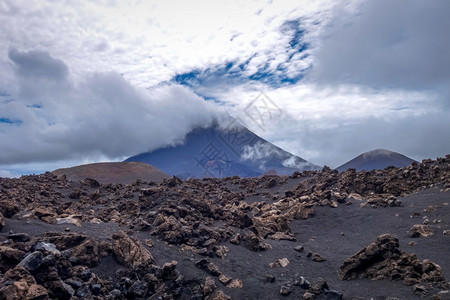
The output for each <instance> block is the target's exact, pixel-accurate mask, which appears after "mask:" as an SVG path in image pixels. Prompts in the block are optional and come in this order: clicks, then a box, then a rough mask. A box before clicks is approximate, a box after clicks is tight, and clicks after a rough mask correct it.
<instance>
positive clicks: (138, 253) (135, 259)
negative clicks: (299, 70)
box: [113, 231, 154, 268]
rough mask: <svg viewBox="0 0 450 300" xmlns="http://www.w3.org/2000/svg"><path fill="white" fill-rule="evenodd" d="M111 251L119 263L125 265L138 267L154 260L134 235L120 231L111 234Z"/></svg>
mask: <svg viewBox="0 0 450 300" xmlns="http://www.w3.org/2000/svg"><path fill="white" fill-rule="evenodd" d="M113 239H114V240H115V243H114V245H113V252H114V254H115V255H116V258H117V260H118V261H119V263H120V264H122V265H124V266H127V267H132V268H135V267H140V266H145V265H147V264H151V263H153V262H154V259H153V256H152V254H151V253H150V251H148V250H147V249H146V248H145V246H144V245H143V244H142V243H141V242H140V241H139V240H138V239H136V238H135V237H129V236H128V235H127V234H126V233H125V232H123V231H121V232H119V233H116V234H114V235H113Z"/></svg>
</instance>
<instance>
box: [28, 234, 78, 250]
mask: <svg viewBox="0 0 450 300" xmlns="http://www.w3.org/2000/svg"><path fill="white" fill-rule="evenodd" d="M85 239H86V235H83V234H79V233H61V232H47V233H45V234H44V235H43V236H42V237H38V238H36V240H37V241H42V242H47V243H52V244H54V245H55V246H56V248H57V249H60V250H66V249H70V248H73V247H76V246H78V245H80V244H81V243H82V242H83V241H84V240H85Z"/></svg>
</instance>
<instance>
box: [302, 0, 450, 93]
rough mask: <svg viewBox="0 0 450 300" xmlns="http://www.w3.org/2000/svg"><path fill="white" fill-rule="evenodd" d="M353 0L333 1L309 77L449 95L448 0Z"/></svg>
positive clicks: (319, 79)
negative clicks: (351, 0)
mask: <svg viewBox="0 0 450 300" xmlns="http://www.w3.org/2000/svg"><path fill="white" fill-rule="evenodd" d="M359 5H360V6H359V7H358V8H357V9H356V11H355V10H353V11H350V10H349V9H348V7H345V6H344V5H342V2H341V3H340V4H337V5H336V6H335V8H334V17H333V21H332V22H330V23H329V24H328V25H327V26H326V28H324V30H323V34H322V36H321V38H322V40H321V45H320V47H318V48H316V49H315V51H314V58H315V63H314V68H313V72H312V74H311V75H312V76H311V78H313V79H314V80H316V81H319V82H322V83H331V84H334V83H356V84H364V85H368V86H371V87H374V88H401V89H419V90H424V89H437V90H440V91H441V92H443V93H445V94H446V95H447V96H448V95H450V93H447V92H448V91H449V90H448V88H447V87H448V85H449V83H450V51H449V49H450V34H449V33H448V30H449V28H450V18H449V15H450V1H446V0H431V1H421V0H377V1H365V2H362V3H361V4H359ZM443 100H444V99H443ZM445 100H446V101H448V99H445Z"/></svg>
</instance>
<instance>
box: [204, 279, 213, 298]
mask: <svg viewBox="0 0 450 300" xmlns="http://www.w3.org/2000/svg"><path fill="white" fill-rule="evenodd" d="M215 289H216V283H215V282H214V278H212V277H211V276H207V277H206V279H205V283H204V284H203V294H204V295H209V294H211V293H212V292H214V290H215Z"/></svg>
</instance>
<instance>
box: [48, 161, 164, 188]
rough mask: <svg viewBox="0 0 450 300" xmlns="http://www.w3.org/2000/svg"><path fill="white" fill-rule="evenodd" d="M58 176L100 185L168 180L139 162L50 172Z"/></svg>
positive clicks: (107, 163) (150, 167)
mask: <svg viewBox="0 0 450 300" xmlns="http://www.w3.org/2000/svg"><path fill="white" fill-rule="evenodd" d="M52 173H53V174H56V175H58V176H62V175H66V177H67V179H69V180H72V181H80V180H84V179H86V178H93V179H96V180H97V181H98V182H100V183H104V184H107V183H122V184H130V183H133V182H135V181H136V180H137V179H141V180H143V181H154V182H157V183H160V182H162V181H163V180H164V179H166V178H170V176H169V175H167V174H166V173H164V172H161V171H160V170H158V169H157V168H155V167H153V166H151V165H149V164H146V163H140V162H104V163H94V164H87V165H81V166H76V167H71V168H63V169H58V170H55V171H53V172H52Z"/></svg>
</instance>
